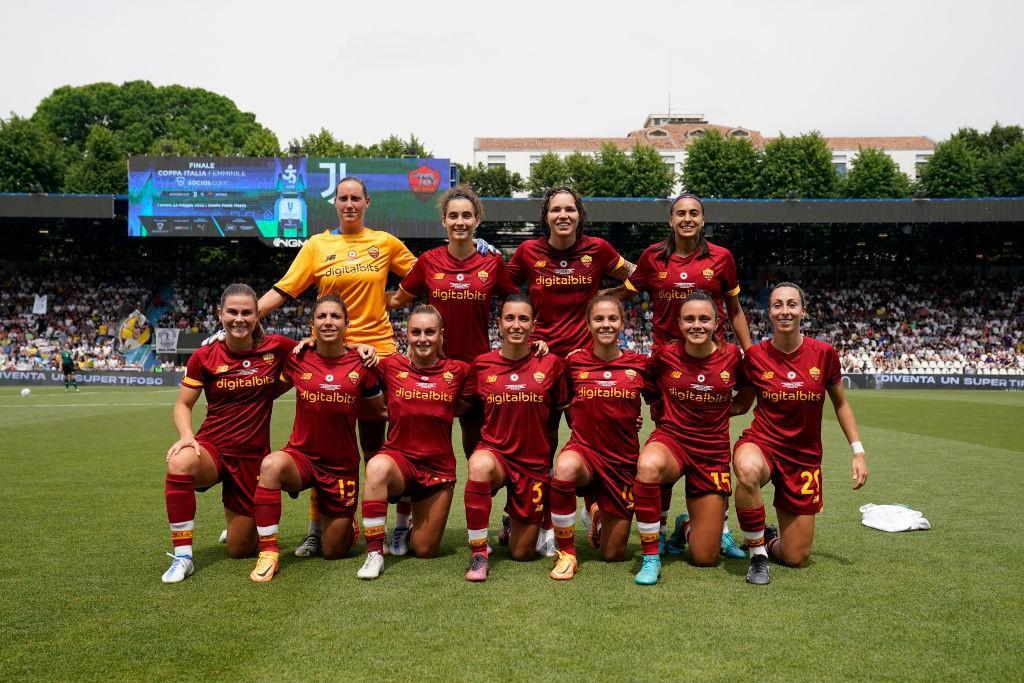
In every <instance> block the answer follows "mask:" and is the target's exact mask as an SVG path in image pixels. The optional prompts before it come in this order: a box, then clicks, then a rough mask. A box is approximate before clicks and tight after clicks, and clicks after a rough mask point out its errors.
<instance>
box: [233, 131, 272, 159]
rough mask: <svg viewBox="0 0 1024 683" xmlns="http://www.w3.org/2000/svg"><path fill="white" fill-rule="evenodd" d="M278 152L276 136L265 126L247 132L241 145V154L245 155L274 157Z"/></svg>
mask: <svg viewBox="0 0 1024 683" xmlns="http://www.w3.org/2000/svg"><path fill="white" fill-rule="evenodd" d="M280 153H281V145H280V143H279V142H278V141H277V136H276V135H274V133H273V132H271V131H269V130H267V129H266V128H264V129H262V130H254V131H253V132H251V133H249V137H247V138H246V139H245V144H243V145H242V154H243V155H244V156H247V157H276V156H278V155H279V154H280Z"/></svg>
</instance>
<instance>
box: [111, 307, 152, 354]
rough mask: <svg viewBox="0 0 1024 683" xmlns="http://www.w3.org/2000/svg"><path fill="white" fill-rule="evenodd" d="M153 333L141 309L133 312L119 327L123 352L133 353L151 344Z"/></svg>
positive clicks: (119, 338) (118, 336)
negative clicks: (134, 350)
mask: <svg viewBox="0 0 1024 683" xmlns="http://www.w3.org/2000/svg"><path fill="white" fill-rule="evenodd" d="M152 332H153V328H152V327H150V325H149V321H148V320H146V316H144V315H143V314H142V312H141V311H140V310H139V309H135V310H134V311H132V312H131V313H130V314H129V315H128V317H127V318H125V319H124V320H122V321H121V324H120V325H119V326H118V335H117V338H118V340H120V345H121V351H122V352H125V351H131V350H132V349H137V348H139V347H140V346H145V345H146V344H148V343H149V338H150V336H151V334H152Z"/></svg>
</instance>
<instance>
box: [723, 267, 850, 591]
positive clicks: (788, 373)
mask: <svg viewBox="0 0 1024 683" xmlns="http://www.w3.org/2000/svg"><path fill="white" fill-rule="evenodd" d="M804 312H805V309H804V293H803V290H801V289H800V288H799V287H798V286H797V285H794V284H792V283H789V282H784V283H782V284H780V285H776V286H775V288H774V289H773V290H772V292H771V294H770V295H769V297H768V317H769V318H770V320H771V324H772V332H773V334H772V338H771V339H769V340H768V341H763V342H761V343H760V344H757V345H755V346H752V347H750V348H749V349H748V350H747V356H746V358H745V359H744V364H743V365H744V372H745V374H746V379H747V381H748V382H750V383H751V384H752V385H753V386H754V387H755V389H756V396H757V407H756V408H755V409H754V421H753V423H752V424H751V425H750V427H749V428H747V429H746V430H745V431H744V432H743V435H742V436H741V437H740V438H739V439H738V440H737V441H736V447H735V450H734V455H733V470H734V471H735V473H736V516H737V517H738V518H739V522H740V528H741V529H742V530H743V535H744V536H745V537H746V539H747V547H748V548H749V549H750V568H749V570H748V571H747V581H748V582H750V583H753V584H766V583H768V582H769V581H770V577H769V575H768V556H769V555H771V556H772V557H773V558H775V559H776V560H777V561H779V562H781V563H783V564H785V565H788V566H790V567H802V566H803V565H804V563H806V562H807V558H808V557H809V556H810V554H811V544H812V542H813V540H814V516H815V515H816V514H817V513H819V512H821V508H822V495H823V494H822V488H821V482H822V477H821V413H822V409H823V408H824V403H825V394H826V393H827V394H828V396H829V398H830V399H831V400H832V406H833V407H834V408H835V411H836V417H837V418H838V420H839V426H840V427H841V428H842V430H843V434H845V435H846V439H847V440H848V441H849V442H850V446H851V448H852V450H853V462H852V465H851V473H852V477H853V488H854V489H855V490H856V489H859V488H860V487H862V486H863V485H864V482H866V481H867V477H868V465H867V459H866V457H865V455H864V447H863V446H862V445H861V443H860V439H859V437H858V435H857V422H856V420H855V419H854V416H853V409H852V408H850V404H849V403H847V402H846V394H845V392H844V391H843V383H842V371H841V370H840V367H839V355H838V354H837V353H836V351H835V349H833V348H832V347H831V346H829V345H828V344H826V343H824V342H820V341H818V340H816V339H811V338H809V337H804V336H803V335H802V334H801V333H800V321H801V320H803V317H804ZM749 400H753V399H752V398H751V399H749ZM769 481H771V482H772V484H773V485H774V486H775V511H776V513H777V514H778V517H779V531H778V532H777V531H776V530H775V529H774V528H773V527H768V528H767V533H766V527H765V514H764V501H763V500H762V498H761V487H763V486H764V485H765V484H767V483H768V482H769ZM779 532H781V533H779Z"/></svg>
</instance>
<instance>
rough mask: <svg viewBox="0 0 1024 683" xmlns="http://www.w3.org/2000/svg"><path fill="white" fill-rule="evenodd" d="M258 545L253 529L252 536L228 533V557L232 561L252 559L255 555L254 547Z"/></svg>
mask: <svg viewBox="0 0 1024 683" xmlns="http://www.w3.org/2000/svg"><path fill="white" fill-rule="evenodd" d="M258 543H259V538H258V537H257V536H256V534H255V527H254V533H253V534H252V536H249V535H248V534H232V533H230V532H228V543H227V545H228V557H230V558H231V559H234V560H242V559H245V558H247V557H252V556H253V555H254V554H255V553H256V545H257V544H258Z"/></svg>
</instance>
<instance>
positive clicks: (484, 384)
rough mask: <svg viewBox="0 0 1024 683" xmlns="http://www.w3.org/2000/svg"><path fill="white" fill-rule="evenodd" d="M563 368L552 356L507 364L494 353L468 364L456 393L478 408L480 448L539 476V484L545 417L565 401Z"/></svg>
mask: <svg viewBox="0 0 1024 683" xmlns="http://www.w3.org/2000/svg"><path fill="white" fill-rule="evenodd" d="M563 368H564V362H563V361H562V359H561V358H559V357H558V356H555V355H553V354H548V355H546V356H544V357H543V358H537V357H536V356H534V355H533V353H532V352H531V353H529V354H527V355H526V356H525V357H524V358H520V359H519V360H509V359H507V358H505V357H504V356H502V355H501V351H500V350H498V349H495V350H494V351H490V352H488V353H485V354H484V355H482V356H479V357H478V358H477V359H476V360H475V361H473V365H472V366H471V368H470V372H469V378H468V379H467V380H466V385H465V387H464V388H463V390H462V393H463V396H464V397H465V398H467V399H468V398H472V397H477V398H479V399H480V400H481V401H482V402H483V405H484V426H483V428H482V429H481V430H480V446H481V447H484V448H491V449H493V450H495V451H497V452H498V453H500V454H501V455H503V456H505V458H506V459H507V460H508V462H509V464H511V465H512V466H515V467H518V468H519V469H521V470H522V471H524V472H527V473H531V474H534V475H543V478H544V479H543V480H544V481H546V480H547V479H546V477H547V475H548V470H549V469H550V467H551V457H550V452H551V451H550V446H549V445H548V429H547V423H548V417H549V415H550V414H551V410H552V409H553V408H555V407H557V406H563V405H565V403H566V402H567V400H568V399H567V394H566V386H565V378H564V377H563Z"/></svg>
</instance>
